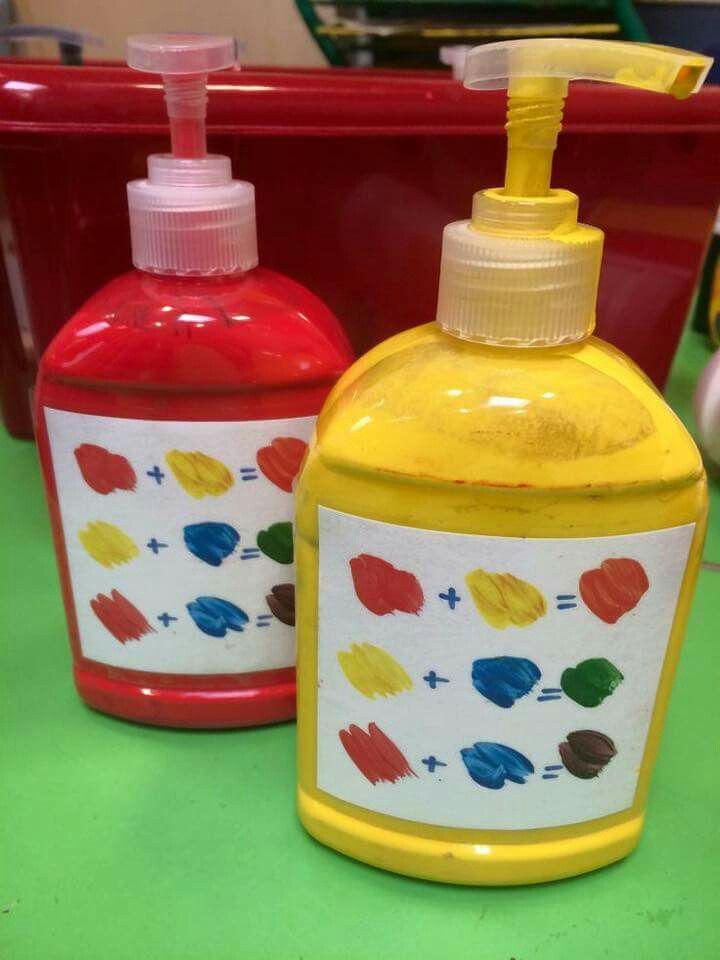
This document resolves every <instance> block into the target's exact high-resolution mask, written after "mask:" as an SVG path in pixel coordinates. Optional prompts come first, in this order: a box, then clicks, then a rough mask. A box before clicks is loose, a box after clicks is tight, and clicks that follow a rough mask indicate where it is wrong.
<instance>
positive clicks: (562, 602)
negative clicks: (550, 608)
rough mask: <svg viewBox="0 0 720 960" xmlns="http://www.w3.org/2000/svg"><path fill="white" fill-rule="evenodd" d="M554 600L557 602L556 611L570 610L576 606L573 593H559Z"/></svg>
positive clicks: (575, 598)
mask: <svg viewBox="0 0 720 960" xmlns="http://www.w3.org/2000/svg"><path fill="white" fill-rule="evenodd" d="M555 599H556V600H557V608H558V610H572V609H573V608H574V607H576V606H577V603H575V601H576V600H577V597H576V595H575V594H574V593H559V594H558V595H557V597H555Z"/></svg>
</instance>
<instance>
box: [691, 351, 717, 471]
mask: <svg viewBox="0 0 720 960" xmlns="http://www.w3.org/2000/svg"><path fill="white" fill-rule="evenodd" d="M695 424H696V426H697V435H698V441H699V443H700V447H701V449H702V452H703V454H704V455H705V456H706V457H707V458H708V459H709V460H711V461H712V462H713V463H714V464H715V465H716V466H720V350H718V352H717V353H716V354H715V356H714V357H713V358H712V359H711V360H710V362H709V363H708V365H707V366H706V367H705V369H704V370H703V372H702V374H701V376H700V379H699V381H698V385H697V389H696V391H695Z"/></svg>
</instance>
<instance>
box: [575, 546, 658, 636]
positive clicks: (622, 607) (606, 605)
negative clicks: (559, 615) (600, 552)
mask: <svg viewBox="0 0 720 960" xmlns="http://www.w3.org/2000/svg"><path fill="white" fill-rule="evenodd" d="M649 587H650V582H649V580H648V578H647V574H646V573H645V570H644V568H643V566H642V564H641V563H638V561H637V560H631V559H629V558H627V557H624V558H623V557H618V558H611V559H609V560H603V562H602V563H601V564H600V566H599V567H596V568H595V569H594V570H586V571H585V573H583V575H582V576H581V577H580V596H581V597H582V598H583V600H584V602H585V605H586V606H587V607H588V609H589V610H591V611H592V612H593V613H594V614H595V616H596V617H599V618H600V620H602V621H603V622H604V623H617V621H618V620H619V619H620V617H622V616H623V615H624V614H626V613H628V612H629V611H630V610H632V609H633V608H634V607H636V606H637V605H638V603H639V602H640V600H641V599H642V597H643V595H644V594H645V593H647V591H648V589H649Z"/></svg>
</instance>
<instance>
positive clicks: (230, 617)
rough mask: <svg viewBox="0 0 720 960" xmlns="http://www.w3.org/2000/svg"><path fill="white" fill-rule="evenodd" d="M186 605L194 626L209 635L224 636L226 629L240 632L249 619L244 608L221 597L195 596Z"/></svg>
mask: <svg viewBox="0 0 720 960" xmlns="http://www.w3.org/2000/svg"><path fill="white" fill-rule="evenodd" d="M186 607H187V612H188V613H189V614H190V616H191V617H192V618H193V620H194V621H195V625H196V627H197V628H198V629H199V630H202V632H203V633H206V634H207V635H208V636H209V637H224V636H225V634H226V633H227V632H228V630H236V631H237V632H238V633H242V632H243V629H244V627H245V625H246V624H247V623H248V620H249V617H248V615H247V614H246V613H245V611H244V610H241V609H240V607H237V606H235V604H234V603H230V601H229V600H223V599H222V598H221V597H197V598H196V599H195V600H191V601H190V603H188V604H186Z"/></svg>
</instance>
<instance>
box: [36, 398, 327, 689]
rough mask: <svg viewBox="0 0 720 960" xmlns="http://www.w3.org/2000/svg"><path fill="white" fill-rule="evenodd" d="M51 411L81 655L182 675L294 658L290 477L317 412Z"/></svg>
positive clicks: (269, 666) (263, 666)
mask: <svg viewBox="0 0 720 960" xmlns="http://www.w3.org/2000/svg"><path fill="white" fill-rule="evenodd" d="M45 417H46V421H47V427H48V436H49V440H50V450H51V454H52V463H53V470H54V474H55V481H56V484H57V490H58V497H59V503H60V514H61V518H62V526H63V533H64V537H65V544H66V548H67V559H68V564H69V569H70V579H71V582H72V592H73V597H74V602H75V612H76V615H77V623H78V630H79V635H80V646H81V649H82V653H83V656H85V657H87V658H89V659H90V660H96V661H99V662H100V663H105V664H110V665H112V666H116V667H125V668H127V669H130V670H144V671H149V672H155V673H177V674H225V673H228V674H234V673H245V672H250V671H262V670H273V669H278V668H282V667H290V666H292V665H293V664H294V663H295V630H294V627H293V625H292V624H293V623H294V612H295V611H294V582H295V571H294V565H293V546H292V543H293V540H292V520H293V496H292V492H291V484H292V481H293V480H294V477H295V475H296V473H297V471H298V469H299V466H300V461H301V459H302V456H303V454H304V451H305V449H306V444H307V440H308V439H309V437H310V435H311V433H312V430H313V426H314V423H315V418H314V417H302V418H297V419H291V420H257V421H241V422H237V421H233V422H175V421H167V420H166V421H156V420H128V419H120V418H115V417H97V416H87V415H85V414H79V413H70V412H67V411H63V410H53V409H48V408H46V409H45Z"/></svg>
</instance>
